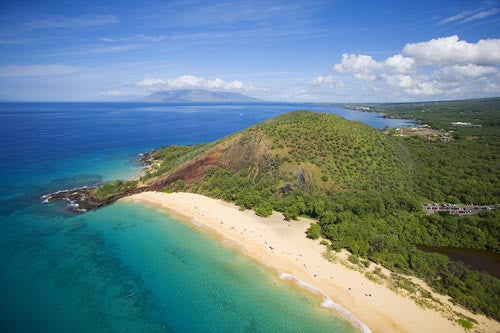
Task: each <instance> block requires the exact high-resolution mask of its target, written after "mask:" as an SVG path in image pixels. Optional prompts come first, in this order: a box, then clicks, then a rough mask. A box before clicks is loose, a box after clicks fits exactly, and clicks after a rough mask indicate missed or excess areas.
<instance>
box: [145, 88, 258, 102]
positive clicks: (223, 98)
mask: <svg viewBox="0 0 500 333" xmlns="http://www.w3.org/2000/svg"><path fill="white" fill-rule="evenodd" d="M140 101H141V102H260V101H261V100H259V99H257V98H253V97H250V96H246V95H243V94H238V93H233V92H226V91H209V90H203V89H181V90H162V91H157V92H154V93H152V94H150V95H148V96H145V97H143V98H141V99H140Z"/></svg>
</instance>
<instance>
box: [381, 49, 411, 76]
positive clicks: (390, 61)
mask: <svg viewBox="0 0 500 333" xmlns="http://www.w3.org/2000/svg"><path fill="white" fill-rule="evenodd" d="M384 66H385V67H386V68H387V69H389V70H392V71H394V72H396V73H410V72H413V71H414V70H415V60H414V59H413V58H409V57H404V56H402V55H401V54H396V55H393V56H392V57H389V58H387V59H385V61H384Z"/></svg>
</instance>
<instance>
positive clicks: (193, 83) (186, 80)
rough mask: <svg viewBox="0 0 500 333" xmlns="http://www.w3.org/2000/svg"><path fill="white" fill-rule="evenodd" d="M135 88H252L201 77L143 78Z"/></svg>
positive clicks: (241, 84) (233, 82) (237, 83)
mask: <svg viewBox="0 0 500 333" xmlns="http://www.w3.org/2000/svg"><path fill="white" fill-rule="evenodd" d="M135 85H136V86H137V87H148V88H155V89H181V88H203V89H223V90H252V89H253V87H251V86H247V85H245V84H244V83H243V82H241V81H238V80H234V81H231V82H226V81H224V80H222V79H219V78H216V79H214V80H205V79H204V78H202V77H197V76H193V75H182V76H179V77H177V78H175V79H165V80H164V79H158V78H149V77H148V78H145V79H143V80H141V81H139V82H137V83H136V84H135Z"/></svg>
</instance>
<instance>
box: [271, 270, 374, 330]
mask: <svg viewBox="0 0 500 333" xmlns="http://www.w3.org/2000/svg"><path fill="white" fill-rule="evenodd" d="M280 279H282V280H292V281H294V282H295V283H296V284H297V285H298V286H299V287H301V288H304V289H307V290H309V291H310V292H312V293H314V294H320V295H321V296H323V302H322V303H321V306H322V307H325V308H330V309H333V310H335V311H336V312H338V313H339V314H340V315H341V316H342V317H343V318H344V319H346V320H348V321H349V322H350V323H352V324H353V325H354V326H356V327H357V328H359V329H361V331H362V332H363V333H371V332H372V331H371V330H370V329H369V328H368V326H366V324H365V323H363V322H362V321H361V320H359V319H358V318H356V317H355V316H354V315H353V314H352V313H351V312H350V311H349V310H347V309H346V308H344V307H343V306H341V305H340V304H337V303H335V302H334V301H332V299H331V298H330V297H328V296H327V295H326V294H325V293H323V292H322V291H321V290H319V289H317V288H315V287H313V286H311V285H310V284H308V283H306V282H304V281H302V280H299V279H297V277H295V276H294V275H291V274H287V273H283V272H281V273H280Z"/></svg>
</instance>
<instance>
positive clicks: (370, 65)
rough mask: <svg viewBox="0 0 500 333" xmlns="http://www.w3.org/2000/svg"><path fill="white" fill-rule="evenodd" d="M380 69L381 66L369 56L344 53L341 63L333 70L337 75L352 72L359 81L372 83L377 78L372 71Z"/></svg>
mask: <svg viewBox="0 0 500 333" xmlns="http://www.w3.org/2000/svg"><path fill="white" fill-rule="evenodd" d="M381 67H382V65H381V64H380V63H378V62H376V61H375V60H374V59H373V58H372V57H371V56H368V55H363V54H361V55H356V54H347V53H344V54H343V55H342V62H341V63H340V64H335V65H334V66H333V70H334V71H336V72H337V73H347V72H352V73H353V75H354V77H355V78H357V79H359V80H365V81H373V80H375V79H376V78H377V76H376V75H375V73H374V71H375V70H378V69H380V68H381Z"/></svg>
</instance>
